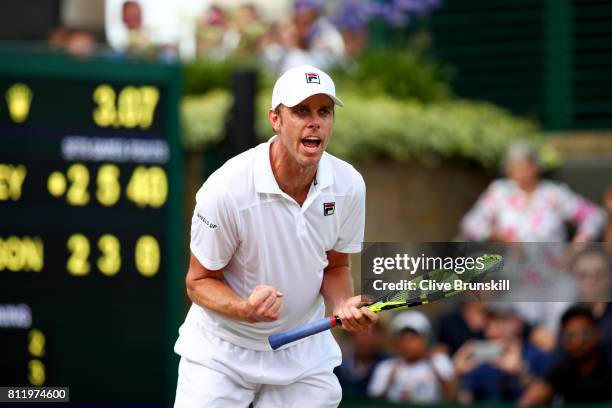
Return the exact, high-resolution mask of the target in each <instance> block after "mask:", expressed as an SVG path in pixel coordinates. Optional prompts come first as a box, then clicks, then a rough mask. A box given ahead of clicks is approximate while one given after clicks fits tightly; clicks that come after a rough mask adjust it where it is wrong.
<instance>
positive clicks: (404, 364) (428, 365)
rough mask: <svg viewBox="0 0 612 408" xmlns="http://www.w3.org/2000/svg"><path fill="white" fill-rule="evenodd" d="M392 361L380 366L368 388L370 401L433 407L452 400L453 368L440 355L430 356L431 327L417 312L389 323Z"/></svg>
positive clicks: (453, 390) (449, 361) (403, 315)
mask: <svg viewBox="0 0 612 408" xmlns="http://www.w3.org/2000/svg"><path fill="white" fill-rule="evenodd" d="M390 330H391V334H392V335H393V337H394V342H395V350H396V352H397V354H398V356H397V357H395V358H390V359H387V360H385V361H383V362H381V363H380V364H379V365H378V366H377V367H376V369H375V370H374V374H373V376H372V381H371V382H370V385H369V387H368V394H369V395H370V396H371V397H375V398H380V399H386V400H388V401H391V402H396V403H398V402H410V403H425V404H433V403H439V402H442V401H449V400H452V399H454V395H455V382H454V373H453V365H452V362H451V360H450V358H449V357H448V356H447V355H446V354H443V353H430V352H429V350H428V347H427V338H428V336H429V333H430V332H431V325H430V323H429V320H427V317H426V316H425V315H424V314H423V313H421V312H417V311H407V312H403V313H400V314H398V315H397V316H396V317H395V318H394V319H393V320H392V322H391V327H390Z"/></svg>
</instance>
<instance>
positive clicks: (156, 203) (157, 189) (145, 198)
mask: <svg viewBox="0 0 612 408" xmlns="http://www.w3.org/2000/svg"><path fill="white" fill-rule="evenodd" d="M126 193H127V197H128V199H130V200H131V201H133V202H134V203H136V205H137V206H139V207H146V206H150V207H153V208H159V207H161V206H162V205H164V203H165V202H166V199H167V198H168V177H167V176H166V172H165V171H164V169H162V168H161V167H159V166H152V167H150V168H146V167H145V166H138V167H136V169H135V170H134V173H132V177H131V178H130V181H129V183H128V186H127V192H126Z"/></svg>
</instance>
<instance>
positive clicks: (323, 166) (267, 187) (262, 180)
mask: <svg viewBox="0 0 612 408" xmlns="http://www.w3.org/2000/svg"><path fill="white" fill-rule="evenodd" d="M276 137H277V136H273V137H272V138H270V140H268V143H265V144H261V145H260V146H259V148H258V149H256V151H255V167H256V174H257V177H255V188H256V189H257V192H259V193H271V194H281V192H282V191H281V189H280V187H279V186H278V182H277V181H276V178H275V177H274V173H273V172H272V164H271V163H270V145H271V144H272V142H273V141H274V139H276ZM315 180H316V186H317V188H318V189H322V188H325V187H328V186H330V185H331V184H332V182H333V175H332V171H331V165H330V163H329V157H327V153H325V152H324V153H323V155H322V156H321V160H320V161H319V165H318V167H317V174H316V176H315Z"/></svg>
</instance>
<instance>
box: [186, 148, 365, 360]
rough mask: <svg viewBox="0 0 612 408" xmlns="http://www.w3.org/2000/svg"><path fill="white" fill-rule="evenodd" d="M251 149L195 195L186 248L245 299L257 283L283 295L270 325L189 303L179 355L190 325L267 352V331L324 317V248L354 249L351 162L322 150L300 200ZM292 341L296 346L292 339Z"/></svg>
mask: <svg viewBox="0 0 612 408" xmlns="http://www.w3.org/2000/svg"><path fill="white" fill-rule="evenodd" d="M274 139H275V137H273V138H271V139H270V140H269V141H268V142H267V143H262V144H260V145H259V146H257V147H255V148H253V149H250V150H248V151H246V152H244V153H242V154H240V155H238V156H236V157H234V158H232V159H231V160H229V161H228V162H227V163H225V164H224V165H223V166H222V167H221V168H220V169H218V170H217V171H216V172H215V173H214V174H212V175H211V176H210V177H209V179H208V180H207V181H206V182H205V183H204V185H203V186H202V188H201V189H200V190H199V191H198V193H197V195H196V207H195V211H194V214H193V219H192V224H191V245H190V247H191V252H192V253H193V255H194V256H195V257H196V258H197V259H198V260H199V261H200V263H201V264H202V265H204V266H205V267H206V268H207V269H210V270H218V269H222V268H223V269H224V274H223V275H224V278H225V281H226V282H227V284H228V285H229V286H230V287H231V288H232V289H233V290H234V291H235V292H236V293H237V294H238V295H239V296H241V297H243V298H247V297H248V296H249V295H250V293H251V292H252V291H253V289H254V288H255V286H257V285H271V286H273V287H275V288H276V289H278V290H280V291H281V292H282V293H283V294H284V297H283V309H282V312H281V316H280V318H279V319H277V320H276V321H274V322H261V323H247V322H241V321H237V320H233V319H229V318H226V317H224V316H221V315H220V314H218V313H216V312H214V311H211V310H209V309H205V308H202V307H200V306H198V305H196V304H192V306H191V309H190V310H189V313H188V315H187V318H186V320H185V323H184V324H183V326H182V327H181V331H180V337H179V340H178V342H177V345H176V347H175V349H176V350H177V352H179V354H181V355H184V354H183V352H187V350H188V349H190V348H191V347H197V344H194V342H195V339H194V338H193V337H195V334H194V330H206V331H207V332H209V333H211V334H214V335H216V336H218V337H220V338H222V339H224V340H227V341H229V342H231V343H233V344H235V345H238V346H241V347H244V348H248V349H253V350H271V349H270V346H269V344H268V340H267V339H268V336H269V335H271V334H274V333H278V332H282V331H284V330H288V329H290V328H293V327H296V326H299V325H302V324H305V323H308V322H310V321H313V320H315V319H320V318H322V317H323V316H324V312H325V306H324V303H323V297H322V296H321V294H320V290H321V282H322V279H323V269H325V267H326V266H327V255H326V252H327V251H329V250H332V249H333V250H335V251H338V252H344V253H355V252H359V251H360V250H361V242H362V240H363V233H364V224H365V183H364V182H363V178H362V177H361V175H360V174H359V172H357V170H355V169H354V168H353V167H352V166H351V165H350V164H348V163H346V162H344V161H342V160H340V159H338V158H336V157H334V156H332V155H330V154H328V153H324V154H323V156H322V157H321V161H320V162H319V166H318V169H317V174H316V176H315V180H314V181H313V183H312V185H311V186H310V190H309V192H308V196H307V198H306V201H305V202H304V204H303V205H302V206H301V207H300V205H299V204H298V203H297V202H296V201H295V200H294V199H293V198H291V197H290V196H289V195H287V194H286V193H284V192H283V191H282V190H281V189H280V187H279V186H278V183H277V182H276V179H275V178H274V174H273V173H272V167H271V164H270V153H269V152H270V146H271V144H272V142H273V140H274ZM293 344H295V343H293Z"/></svg>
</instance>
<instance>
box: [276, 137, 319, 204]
mask: <svg viewBox="0 0 612 408" xmlns="http://www.w3.org/2000/svg"><path fill="white" fill-rule="evenodd" d="M281 143H282V142H280V141H274V142H273V143H272V145H271V146H270V164H271V166H272V173H273V174H274V178H275V179H276V182H277V183H278V186H279V187H280V189H281V190H283V191H284V192H285V193H286V194H287V195H289V196H290V197H291V198H293V199H294V200H295V201H296V202H297V203H298V204H299V205H300V206H301V205H302V204H304V201H306V197H307V196H308V191H309V190H310V185H311V184H312V181H313V180H314V178H315V175H316V174H317V167H316V166H312V167H304V166H300V165H299V164H298V163H296V162H295V161H294V160H293V159H292V158H291V157H290V156H289V154H288V153H287V152H286V150H285V149H284V146H282V145H281Z"/></svg>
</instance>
